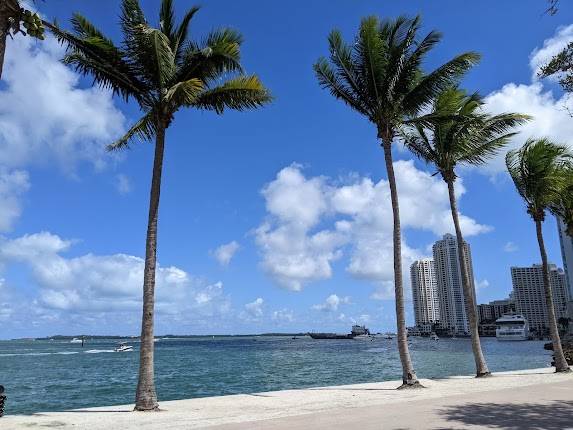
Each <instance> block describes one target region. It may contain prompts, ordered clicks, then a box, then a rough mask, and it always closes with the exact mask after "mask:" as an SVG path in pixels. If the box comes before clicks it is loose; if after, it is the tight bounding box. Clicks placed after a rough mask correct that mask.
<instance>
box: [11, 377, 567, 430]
mask: <svg viewBox="0 0 573 430" xmlns="http://www.w3.org/2000/svg"><path fill="white" fill-rule="evenodd" d="M567 382H568V384H564V383H567ZM422 383H423V384H424V385H425V386H426V387H427V389H420V390H400V391H397V390H395V388H396V387H397V386H398V385H400V384H399V382H396V381H393V382H381V383H370V384H358V385H346V386H336V387H324V388H311V389H300V390H286V391H275V392H267V393H257V394H241V395H233V396H222V397H208V398H201V399H190V400H176V401H170V402H161V404H160V406H161V408H162V410H163V411H162V412H148V413H140V412H131V410H132V408H133V406H132V405H124V406H110V407H101V408H91V409H83V410H75V411H67V412H49V413H38V414H34V415H29V416H6V417H4V418H0V430H4V429H6V430H16V429H29V428H57V429H72V428H73V429H127V430H130V429H134V430H135V429H137V430H141V429H161V430H168V429H195V428H202V427H209V426H220V425H224V424H227V425H229V424H231V425H230V426H224V428H229V429H231V428H237V429H238V428H241V429H252V428H255V427H256V428H301V429H302V428H313V429H314V428H319V426H318V425H317V424H316V423H317V422H320V417H321V416H322V417H324V421H326V420H327V419H328V418H329V417H330V418H331V419H332V417H335V416H336V414H337V413H340V412H341V410H342V411H343V412H344V414H343V417H344V418H346V419H347V418H348V417H352V416H353V415H352V414H353V411H355V414H356V420H354V422H355V423H358V422H359V421H360V420H361V419H363V420H365V419H366V415H363V414H362V413H359V411H362V410H367V411H385V413H386V415H388V414H392V413H394V414H395V413H397V412H400V411H402V412H407V411H408V409H410V408H411V407H412V406H418V407H422V406H423V405H430V404H432V402H433V403H436V399H441V400H440V401H439V404H440V405H447V404H449V403H455V402H458V403H459V402H460V401H463V400H464V399H468V401H469V400H470V399H475V400H476V401H477V400H478V399H484V398H485V399H497V400H496V401H498V402H499V401H502V400H503V401H505V400H508V401H509V400H511V399H510V397H511V393H519V395H520V396H521V397H520V398H524V399H529V398H531V399H532V400H534V399H544V401H546V402H549V401H560V402H566V401H571V402H570V403H567V405H568V407H570V408H571V426H572V427H571V428H573V374H571V373H569V374H555V373H553V369H550V368H547V369H534V370H522V371H515V372H504V373H496V374H495V375H494V376H493V377H491V378H485V379H476V378H473V377H469V376H466V377H453V378H448V379H440V380H426V379H424V380H422ZM569 387H570V388H571V389H569ZM508 389H509V390H508ZM556 389H559V391H555V390H556ZM504 390H505V391H504ZM488 392H489V393H488ZM496 392H498V393H500V395H498V396H497V397H496V396H495V395H494V394H495V393H496ZM505 393H508V394H505ZM543 393H545V397H543V395H542V394H543ZM556 393H557V394H556ZM472 396H473V397H472ZM552 396H553V397H555V396H556V398H555V399H553V397H552ZM448 397H449V398H448ZM557 397H558V398H557ZM411 402H415V403H411ZM520 402H523V400H520ZM7 406H8V410H9V407H10V405H9V403H8V405H7ZM365 408H366V409H365ZM428 410H429V409H428ZM321 414H322V415H321ZM422 415H423V413H422ZM422 415H420V416H418V417H417V420H418V421H417V422H420V423H424V422H425V421H424V416H422ZM285 417H291V418H289V420H290V421H291V422H292V423H293V424H292V425H290V426H284V422H285V420H284V418H285ZM294 417H297V419H296V420H295V418H294ZM361 417H362V418H361ZM277 419H278V420H277ZM281 419H283V420H282V421H281ZM377 419H381V420H382V421H383V420H384V417H382V416H380V417H378V418H377ZM428 419H429V418H428ZM263 420H272V421H263ZM317 420H318V421H317ZM295 421H296V422H298V425H294V422H295ZM254 422H257V425H256V426H255V423H254ZM311 422H312V423H313V424H312V425H310V424H309V423H311ZM340 422H341V421H340ZM427 422H428V423H429V421H427ZM281 423H282V424H281ZM346 425H348V423H347V424H346ZM346 425H343V424H340V426H336V425H335V424H334V425H333V423H330V424H329V425H328V427H324V428H329V429H330V428H347V427H346ZM378 425H380V426H378ZM428 425H429V424H428ZM254 426H255V427H254ZM367 427H368V426H366V425H364V426H361V425H358V426H357V427H356V430H358V429H362V428H367ZM321 428H322V427H321ZM368 428H370V427H368ZM372 428H379V429H387V428H388V429H389V428H395V427H393V426H392V425H390V424H388V423H387V425H384V423H383V422H381V421H378V424H377V426H376V427H372ZM396 428H398V427H396ZM401 428H416V427H401ZM417 428H430V427H425V426H423V427H419V426H418V427H417ZM440 428H444V427H440ZM448 428H449V427H448ZM451 428H456V429H457V428H466V427H462V426H455V427H451ZM471 428H480V427H471ZM503 428H513V427H503ZM551 428H553V427H551ZM563 428H566V427H563Z"/></svg>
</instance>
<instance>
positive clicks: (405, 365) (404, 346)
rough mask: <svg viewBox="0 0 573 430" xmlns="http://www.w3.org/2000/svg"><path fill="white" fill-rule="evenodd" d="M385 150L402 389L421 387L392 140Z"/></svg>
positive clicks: (386, 143) (387, 139)
mask: <svg viewBox="0 0 573 430" xmlns="http://www.w3.org/2000/svg"><path fill="white" fill-rule="evenodd" d="M382 146H383V148H384V160H385V162H386V171H387V173H388V185H389V186H390V197H391V199H392V214H393V219H394V230H393V242H394V292H395V296H396V322H397V331H398V336H397V338H398V352H399V353H400V361H401V362H402V386H401V387H400V388H411V387H421V386H422V385H421V384H420V382H419V381H418V378H417V377H416V372H415V371H414V366H413V365H412V359H411V358H410V350H409V348H408V331H407V329H406V312H405V310H404V286H403V285H402V238H401V230H400V207H399V205H398V191H397V189H396V177H395V176H394V165H393V164H392V139H389V138H386V139H384V140H383V144H382Z"/></svg>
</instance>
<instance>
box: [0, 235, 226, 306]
mask: <svg viewBox="0 0 573 430" xmlns="http://www.w3.org/2000/svg"><path fill="white" fill-rule="evenodd" d="M73 243H74V241H70V240H64V239H62V238H60V237H59V236H57V235H54V234H52V233H49V232H41V233H36V234H30V235H25V236H22V237H19V238H16V239H12V240H9V239H3V240H2V241H1V242H0V262H3V263H8V262H18V263H23V264H25V265H26V266H28V267H29V268H30V269H31V272H32V275H33V278H34V280H35V281H36V283H37V285H38V287H39V294H38V299H37V300H38V304H39V305H40V306H42V307H45V308H48V309H53V310H55V311H74V312H83V313H94V312H114V311H136V310H137V311H139V309H140V307H141V290H142V282H143V267H144V260H143V259H142V258H140V257H136V256H132V255H126V254H112V255H93V254H85V255H81V256H77V257H65V256H63V255H62V254H63V253H65V252H67V251H69V250H70V248H71V247H72V245H73ZM156 298H157V309H158V312H163V313H165V314H184V313H185V311H186V310H190V309H194V312H197V311H199V312H200V313H201V314H202V315H214V314H219V313H225V312H226V311H227V310H228V309H229V306H230V302H229V298H228V296H227V295H226V294H225V293H224V290H223V284H222V283H221V282H217V283H214V284H208V283H206V282H205V281H203V280H201V279H197V278H194V277H192V276H191V275H189V274H188V273H187V272H185V271H183V270H181V269H179V268H177V267H174V266H168V267H163V266H160V265H158V267H157V272H156Z"/></svg>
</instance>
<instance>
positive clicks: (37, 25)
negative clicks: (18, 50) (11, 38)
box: [0, 0, 44, 78]
mask: <svg viewBox="0 0 573 430" xmlns="http://www.w3.org/2000/svg"><path fill="white" fill-rule="evenodd" d="M22 28H24V29H22ZM24 30H25V31H24ZM10 33H13V34H17V33H21V34H24V35H26V34H28V35H30V36H32V37H35V38H37V39H40V40H44V22H43V21H42V20H41V19H40V16H39V15H38V14H37V13H35V12H34V13H33V12H31V11H29V10H28V9H25V8H23V7H21V5H20V1H19V0H2V1H0V78H2V69H3V67H4V54H5V52H6V39H7V38H8V35H9V34H10Z"/></svg>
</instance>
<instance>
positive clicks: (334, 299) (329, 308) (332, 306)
mask: <svg viewBox="0 0 573 430" xmlns="http://www.w3.org/2000/svg"><path fill="white" fill-rule="evenodd" d="M348 303H350V297H348V296H346V297H338V296H337V295H336V294H331V295H330V296H328V297H327V298H326V300H325V301H324V302H323V303H320V304H318V305H313V306H312V308H313V309H316V310H317V311H325V312H336V311H337V310H338V307H339V306H340V305H341V304H348Z"/></svg>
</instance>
